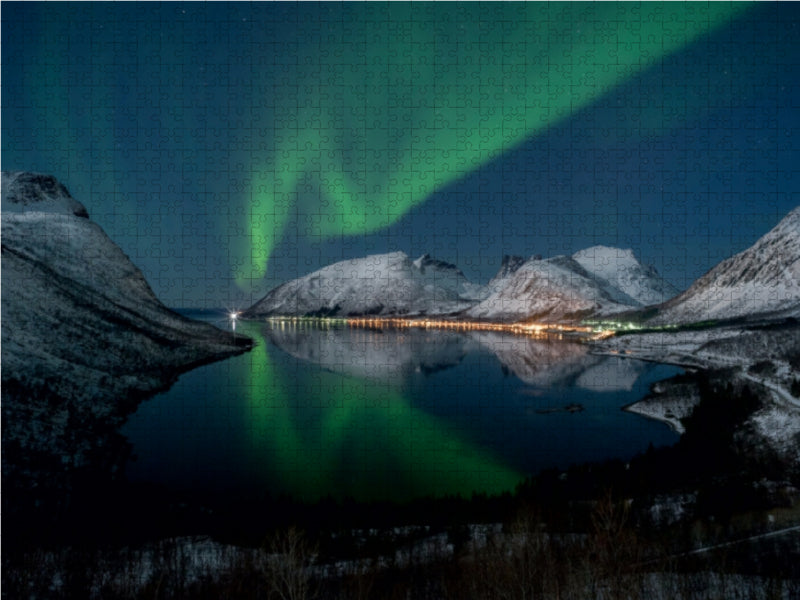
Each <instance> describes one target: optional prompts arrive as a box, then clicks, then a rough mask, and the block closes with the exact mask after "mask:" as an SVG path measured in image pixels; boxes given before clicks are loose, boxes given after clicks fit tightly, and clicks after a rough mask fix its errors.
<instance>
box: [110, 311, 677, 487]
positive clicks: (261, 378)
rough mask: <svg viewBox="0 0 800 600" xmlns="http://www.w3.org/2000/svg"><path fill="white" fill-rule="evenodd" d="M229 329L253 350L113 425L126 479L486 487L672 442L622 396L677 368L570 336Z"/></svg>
mask: <svg viewBox="0 0 800 600" xmlns="http://www.w3.org/2000/svg"><path fill="white" fill-rule="evenodd" d="M209 320H212V319H209ZM236 333H237V334H245V335H248V336H250V337H252V338H254V339H255V340H256V341H257V347H256V348H255V349H254V350H253V351H252V352H249V353H246V354H243V355H240V356H237V357H234V358H231V359H228V360H226V361H223V362H218V363H214V364H210V365H207V366H204V367H200V368H198V369H195V370H194V371H191V372H189V373H186V374H184V375H182V376H181V378H180V379H179V381H178V382H177V383H176V384H175V385H174V386H173V387H172V388H171V389H170V390H168V391H167V392H165V393H163V394H160V395H158V396H156V397H155V398H153V399H151V400H149V401H147V402H145V403H143V404H142V405H141V406H140V407H139V408H138V410H137V412H136V413H134V414H133V415H132V416H131V418H130V419H129V421H128V422H127V423H126V425H125V426H124V428H123V434H125V435H126V436H127V437H128V439H129V440H130V442H131V444H132V446H133V453H134V456H135V457H136V458H135V460H133V461H130V462H129V463H128V465H127V467H126V474H127V476H128V478H129V479H130V480H131V481H134V482H148V483H156V484H161V485H165V486H167V487H168V488H170V489H175V490H180V491H184V492H191V493H197V494H204V493H213V494H219V493H244V494H248V495H251V496H252V495H253V494H272V495H274V496H277V495H289V496H292V497H296V498H300V499H304V500H312V501H313V500H316V499H318V498H322V497H326V496H332V497H334V498H346V497H352V498H355V499H357V500H373V499H394V500H403V499H411V498H415V497H422V496H429V495H436V496H441V495H445V494H462V495H469V494H471V493H472V492H486V493H498V492H503V491H510V490H513V488H514V486H515V485H516V484H517V483H519V482H520V481H521V480H522V479H524V478H525V477H526V476H528V475H530V474H535V473H536V472H538V471H540V470H541V469H544V468H549V467H558V468H565V467H567V466H569V465H570V464H573V463H581V462H587V461H594V460H603V459H607V458H621V459H626V458H629V457H631V456H633V455H634V454H636V453H638V452H641V451H644V450H645V449H646V448H647V447H648V445H649V444H651V443H652V444H653V445H655V446H660V445H665V444H671V443H674V442H675V441H676V440H677V434H675V433H674V432H673V431H672V430H670V429H669V428H668V427H667V426H666V425H665V424H663V423H660V422H656V421H653V420H648V419H645V418H643V417H640V416H637V415H634V414H631V413H627V412H624V411H623V410H621V407H623V406H624V405H626V404H630V403H632V402H634V401H636V400H638V399H640V398H642V397H643V396H644V395H646V393H647V391H648V387H649V385H650V384H651V383H653V382H654V381H657V380H659V379H664V378H666V377H670V376H672V375H674V374H676V373H677V372H678V369H676V368H675V367H671V366H667V365H657V364H652V363H645V362H640V361H635V360H631V359H625V358H620V357H602V356H594V355H592V354H590V353H589V348H588V347H587V346H586V345H585V344H580V343H577V342H575V341H569V340H564V339H558V338H557V337H554V336H551V337H547V338H541V339H538V338H537V339H533V338H527V337H520V336H513V335H508V334H500V333H490V332H468V333H460V332H454V331H443V330H420V329H404V330H397V329H384V330H367V329H353V328H350V327H347V326H345V325H333V324H327V325H325V324H321V323H319V322H317V323H312V322H304V323H295V324H292V323H286V322H284V323H278V322H273V323H269V322H267V323H256V322H240V323H239V324H238V326H237V332H236Z"/></svg>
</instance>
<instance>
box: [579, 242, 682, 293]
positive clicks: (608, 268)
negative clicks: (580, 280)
mask: <svg viewBox="0 0 800 600" xmlns="http://www.w3.org/2000/svg"><path fill="white" fill-rule="evenodd" d="M572 258H573V259H574V260H575V262H577V263H578V264H579V265H580V266H582V267H583V268H584V269H586V271H587V272H588V273H590V274H591V275H593V276H594V277H595V278H596V280H597V281H598V282H599V283H600V284H601V287H602V288H603V289H604V290H605V291H606V292H608V294H609V295H610V296H611V297H612V298H616V299H618V300H619V301H621V302H622V303H623V304H628V303H631V301H632V302H633V304H634V305H640V306H649V305H651V304H660V303H661V302H666V301H667V300H669V299H670V298H673V297H674V296H675V295H676V294H677V293H678V289H677V288H676V287H675V286H674V285H672V284H671V283H669V282H668V281H666V280H665V279H663V278H662V277H661V276H660V275H659V274H658V272H657V271H656V270H655V268H654V267H650V266H644V265H642V264H641V263H640V262H639V261H638V260H637V259H636V257H635V256H634V254H633V250H630V249H627V250H623V249H621V248H610V247H608V246H592V247H591V248H586V249H585V250H581V251H580V252H576V253H575V254H573V255H572ZM619 292H622V294H623V295H622V296H620V295H619Z"/></svg>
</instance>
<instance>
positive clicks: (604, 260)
mask: <svg viewBox="0 0 800 600" xmlns="http://www.w3.org/2000/svg"><path fill="white" fill-rule="evenodd" d="M645 307H649V308H648V310H647V311H644V310H643V309H644V308H645ZM619 314H624V315H625V316H626V318H631V319H635V320H638V321H646V322H647V323H649V324H653V325H660V324H667V323H692V322H698V321H706V320H725V319H732V318H738V317H743V316H750V315H770V314H774V315H776V316H800V207H798V208H796V209H794V210H793V211H792V212H790V213H789V215H788V216H787V217H786V218H784V219H783V220H782V221H781V222H780V223H779V224H778V226H776V227H775V228H774V229H773V230H772V231H770V232H769V233H767V234H766V235H765V236H764V237H762V238H761V239H760V240H759V241H758V242H756V244H754V245H753V246H752V247H751V248H749V249H747V250H745V251H744V252H742V253H740V254H737V255H736V256H734V257H732V258H730V259H728V260H726V261H723V262H722V263H720V264H719V265H717V266H716V267H714V268H713V269H712V270H711V271H709V272H708V273H707V274H706V275H704V276H703V277H701V278H700V279H698V280H697V281H696V282H695V283H694V284H693V285H692V286H691V287H690V288H689V289H688V290H686V291H685V292H683V293H682V294H679V293H678V290H677V289H676V288H675V287H674V286H673V285H672V284H670V283H669V282H667V281H666V280H664V279H663V278H662V277H661V276H660V275H659V274H658V273H657V272H656V270H655V269H654V268H653V267H647V266H644V265H642V264H641V263H640V262H639V261H638V260H637V259H636V257H635V256H634V254H633V252H632V251H631V250H629V249H620V248H610V247H607V246H594V247H591V248H587V249H585V250H581V251H580V252H577V253H575V254H573V255H572V256H556V257H553V258H547V259H542V258H541V257H539V256H534V257H531V258H528V259H525V258H522V257H519V256H505V257H504V258H503V261H502V264H501V266H500V269H499V271H498V273H497V274H496V275H495V276H494V277H493V278H492V279H491V281H489V283H488V284H486V285H485V286H480V285H477V284H474V283H471V282H470V281H469V280H468V279H467V278H466V276H465V275H464V273H463V272H462V271H461V270H460V269H459V268H458V267H457V266H455V265H452V264H450V263H446V262H443V261H439V260H435V259H433V258H431V257H430V256H429V255H427V254H425V255H423V256H422V257H420V258H419V259H417V260H414V261H412V260H411V259H410V258H409V257H408V256H407V255H406V254H404V253H403V252H393V253H390V254H379V255H372V256H367V257H365V258H358V259H352V260H346V261H341V262H338V263H335V264H333V265H329V266H327V267H324V268H322V269H320V270H318V271H315V272H313V273H311V274H309V275H306V276H304V277H300V278H298V279H294V280H292V281H289V282H287V283H284V284H283V285H281V286H278V287H277V288H275V289H273V290H272V291H270V292H269V293H268V294H267V295H266V296H265V297H264V298H262V299H261V300H259V301H258V302H257V303H256V304H254V305H253V306H252V307H250V308H249V309H248V310H246V311H245V312H244V313H243V316H244V317H245V318H259V317H265V316H272V315H283V316H364V315H374V316H409V317H411V316H425V315H427V316H440V317H443V316H461V317H466V318H469V319H476V320H489V321H540V322H564V321H570V322H575V321H580V320H582V319H587V318H603V317H610V316H612V315H619Z"/></svg>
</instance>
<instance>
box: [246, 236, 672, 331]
mask: <svg viewBox="0 0 800 600" xmlns="http://www.w3.org/2000/svg"><path fill="white" fill-rule="evenodd" d="M675 291H676V290H674V288H672V287H671V286H670V284H668V283H667V282H665V281H664V280H663V279H661V278H660V277H658V274H657V273H655V270H654V269H648V268H646V267H643V266H642V265H641V264H640V263H639V262H638V261H637V260H636V258H635V257H634V256H633V253H632V251H630V250H619V249H616V248H607V247H603V246H596V247H594V248H590V249H587V250H585V251H582V252H581V253H578V254H576V255H575V257H568V256H557V257H553V258H550V259H546V260H542V259H541V257H540V256H533V257H531V258H529V259H527V260H526V259H524V258H522V257H519V256H509V255H506V256H504V257H503V260H502V262H501V265H500V268H499V270H498V272H497V274H496V275H495V276H494V277H493V278H492V279H491V280H490V281H489V283H488V284H487V285H485V286H480V285H478V284H475V283H471V282H469V280H468V279H467V278H466V276H465V275H464V274H463V272H462V271H461V270H460V269H458V267H456V266H455V265H453V264H451V263H447V262H444V261H440V260H436V259H434V258H432V257H431V256H430V255H428V254H424V255H422V256H421V257H420V258H418V259H417V260H414V261H412V260H410V259H409V257H408V256H407V255H406V254H405V253H403V252H392V253H389V254H379V255H371V256H367V257H364V258H358V259H351V260H347V261H341V262H338V263H335V264H333V265H328V266H326V267H323V268H322V269H319V270H317V271H315V272H313V273H310V274H309V275H306V276H304V277H300V278H297V279H294V280H292V281H289V282H287V283H284V284H283V285H281V286H278V287H277V288H275V289H273V290H272V291H270V292H269V293H268V294H267V295H266V296H265V297H264V298H262V299H261V300H260V301H259V302H257V303H256V304H255V305H253V307H251V308H250V309H248V310H247V311H245V313H244V314H243V316H244V317H245V318H254V317H262V316H269V315H286V316H296V315H315V316H361V315H381V316H400V315H402V316H420V315H429V316H430V315H440V316H441V315H454V314H457V313H458V314H463V315H465V316H467V317H470V318H476V319H487V320H522V319H533V318H537V319H540V320H545V321H558V320H576V319H580V318H583V317H586V316H592V315H596V314H611V313H614V312H621V311H624V310H628V309H631V308H633V307H640V306H643V305H644V303H645V302H646V301H647V300H650V299H658V300H659V301H660V300H661V299H662V298H663V297H664V296H665V295H668V294H669V295H671V294H672V292H675Z"/></svg>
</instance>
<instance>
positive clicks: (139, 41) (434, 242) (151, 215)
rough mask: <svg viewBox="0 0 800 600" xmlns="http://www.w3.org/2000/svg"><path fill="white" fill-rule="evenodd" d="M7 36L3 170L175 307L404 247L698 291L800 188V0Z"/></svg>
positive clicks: (187, 18) (366, 15) (81, 17)
mask: <svg viewBox="0 0 800 600" xmlns="http://www.w3.org/2000/svg"><path fill="white" fill-rule="evenodd" d="M2 44H3V56H2V168H3V169H9V170H33V171H40V172H46V173H52V174H54V175H55V176H56V177H58V178H59V179H60V180H61V181H62V182H63V183H64V184H65V185H66V186H67V187H68V188H69V190H70V191H71V192H72V194H73V196H74V197H75V198H76V199H78V200H80V201H81V202H83V203H84V204H85V205H86V207H87V208H88V210H89V213H90V215H91V216H92V218H93V219H94V220H96V221H97V222H98V223H99V224H100V225H101V226H102V227H103V228H104V229H105V231H106V232H107V233H108V234H109V236H110V237H111V238H112V239H113V240H114V241H115V242H117V243H118V244H119V245H120V246H121V247H122V248H123V250H124V251H125V252H126V253H127V254H128V255H129V256H130V257H131V259H132V260H133V262H134V263H136V265H137V266H139V267H140V268H141V269H142V270H143V272H144V274H145V276H146V277H147V279H148V281H149V282H150V283H151V285H152V286H153V288H154V290H155V292H156V294H158V295H159V297H160V298H161V299H162V300H163V301H164V302H165V303H167V304H168V305H170V306H177V307H181V306H184V307H188V306H197V307H206V308H210V307H219V306H224V307H228V308H234V307H235V308H245V307H247V306H249V305H250V304H251V303H252V302H254V301H256V300H258V299H259V298H260V297H261V296H262V295H263V294H264V293H265V292H267V291H268V290H269V289H270V288H272V287H273V286H274V285H277V284H279V283H281V282H283V281H285V280H287V279H290V278H293V277H296V276H298V275H303V274H306V273H308V272H310V271H312V270H314V269H316V268H319V267H321V266H324V265H326V264H329V263H331V262H334V261H336V260H341V259H344V258H351V257H360V256H364V255H366V254H369V253H379V252H380V253H382V252H389V251H394V250H403V251H405V252H406V253H408V254H409V255H411V257H412V258H416V257H417V256H419V255H420V254H422V253H424V252H429V253H430V254H432V255H433V256H435V257H437V258H440V259H444V260H447V261H451V262H454V263H456V264H458V265H459V266H460V267H461V268H462V269H463V270H464V271H465V273H466V274H467V276H468V277H470V279H472V280H473V281H476V282H479V283H485V282H486V281H488V279H489V278H490V277H491V276H492V275H493V274H494V272H495V271H496V270H497V268H498V266H499V263H500V260H501V258H502V255H503V254H504V253H513V254H520V255H525V256H528V255H532V254H542V255H543V256H545V257H547V256H553V255H556V254H564V253H573V252H575V251H577V250H580V249H582V248H585V247H587V246H590V245H593V244H606V245H612V246H620V247H623V248H632V249H633V251H634V252H635V253H636V254H637V256H639V258H640V259H641V260H642V261H643V262H644V263H646V264H652V265H654V266H655V267H656V268H657V269H658V270H659V271H660V272H661V274H662V275H664V276H665V277H666V278H667V279H668V280H670V281H671V282H672V283H674V284H675V285H676V286H678V287H679V288H685V287H687V286H688V285H689V284H690V283H691V282H692V281H693V280H694V279H695V278H696V277H698V276H700V275H702V274H703V273H704V272H705V271H707V270H708V269H709V268H711V267H712V266H714V265H715V264H716V263H717V262H719V261H720V260H721V259H723V258H726V257H728V256H730V255H731V254H734V253H736V252H738V251H741V250H743V249H744V248H746V247H747V246H749V245H750V244H752V243H753V242H754V241H755V240H756V239H757V238H758V237H760V236H761V235H763V234H764V233H765V232H766V231H768V230H769V229H770V228H771V227H773V226H774V225H775V224H776V223H777V222H778V220H780V218H782V217H783V216H784V215H785V214H786V213H787V212H788V211H789V210H790V209H792V208H793V207H795V206H797V205H799V204H800V152H799V151H800V142H798V141H797V137H798V134H799V133H800V4H797V3H783V4H777V3H769V4H766V3H764V4H758V5H751V4H743V3H733V4H729V3H722V2H720V3H711V4H705V3H697V4H684V3H668V4H656V3H652V4H651V3H644V4H637V3H623V4H612V3H599V4H566V3H563V4H559V3H551V4H545V3H541V4H540V3H527V4H498V3H468V4H456V3H441V4H436V5H433V4H421V3H415V4H413V5H410V4H404V3H388V4H387V3H366V4H365V3H353V4H346V3H345V4H341V3H326V4H316V3H285V4H278V3H204V4H193V3H149V2H148V3H46V4H45V3H12V2H3V4H2Z"/></svg>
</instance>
